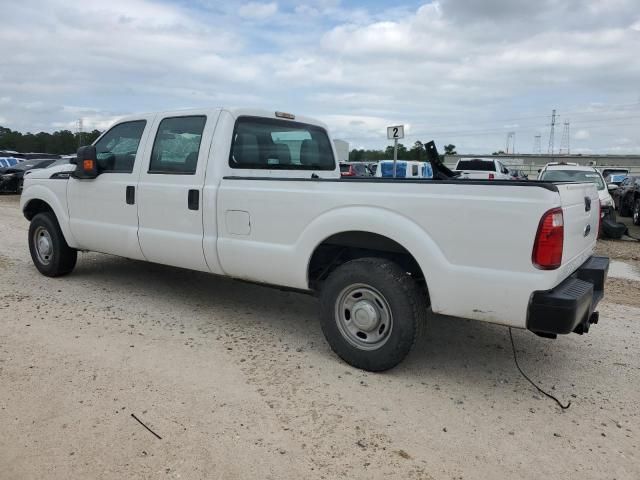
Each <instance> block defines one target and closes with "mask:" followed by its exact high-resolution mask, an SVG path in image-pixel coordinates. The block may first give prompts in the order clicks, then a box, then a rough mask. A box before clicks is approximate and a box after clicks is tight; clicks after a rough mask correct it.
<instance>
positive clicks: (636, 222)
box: [633, 198, 640, 225]
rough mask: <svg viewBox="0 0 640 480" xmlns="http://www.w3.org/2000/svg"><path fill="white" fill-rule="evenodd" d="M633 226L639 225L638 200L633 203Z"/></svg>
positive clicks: (639, 207) (639, 211) (639, 209)
mask: <svg viewBox="0 0 640 480" xmlns="http://www.w3.org/2000/svg"><path fill="white" fill-rule="evenodd" d="M633 224H634V225H640V198H636V201H635V202H633Z"/></svg>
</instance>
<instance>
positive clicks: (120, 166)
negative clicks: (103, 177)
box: [95, 120, 147, 173]
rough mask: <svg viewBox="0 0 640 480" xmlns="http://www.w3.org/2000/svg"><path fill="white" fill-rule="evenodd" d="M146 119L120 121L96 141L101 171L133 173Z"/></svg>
mask: <svg viewBox="0 0 640 480" xmlns="http://www.w3.org/2000/svg"><path fill="white" fill-rule="evenodd" d="M146 124H147V122H146V120H136V121H133V122H124V123H120V124H118V125H116V126H114V127H113V128H111V130H109V131H108V132H107V133H105V134H104V135H103V136H102V138H100V140H98V141H97V142H96V145H95V146H96V154H97V160H98V168H99V170H100V173H109V172H112V173H131V172H132V171H133V164H134V163H135V160H136V153H137V152H138V147H139V146H140V139H141V138H142V134H143V132H144V127H145V125H146Z"/></svg>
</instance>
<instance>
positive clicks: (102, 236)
mask: <svg viewBox="0 0 640 480" xmlns="http://www.w3.org/2000/svg"><path fill="white" fill-rule="evenodd" d="M153 118H154V116H153V115H150V116H141V117H140V118H139V119H133V120H127V121H125V122H122V123H119V124H116V125H114V126H113V127H111V129H109V131H107V132H106V133H105V134H104V135H102V136H101V137H100V138H99V139H98V141H97V142H96V144H95V146H96V153H97V160H98V172H99V175H98V176H97V177H96V178H94V179H83V180H80V179H76V178H69V181H68V183H67V198H68V205H69V223H70V228H71V232H72V233H73V236H74V237H75V239H76V241H77V242H78V246H79V247H80V248H81V249H86V250H93V251H95V252H102V253H111V254H113V255H120V256H123V257H128V258H135V259H144V257H143V255H142V251H141V250H140V244H139V243H138V210H137V205H136V198H135V197H136V185H137V183H138V173H139V170H140V165H141V163H142V152H143V151H144V144H145V143H146V139H147V138H148V136H149V131H150V130H151V125H152V123H153Z"/></svg>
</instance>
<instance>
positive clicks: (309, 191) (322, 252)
mask: <svg viewBox="0 0 640 480" xmlns="http://www.w3.org/2000/svg"><path fill="white" fill-rule="evenodd" d="M431 148H432V150H430V152H432V153H433V158H432V159H430V162H431V165H432V166H434V168H441V164H440V163H439V159H438V155H437V152H435V146H434V145H431ZM442 171H445V170H444V169H443V170H439V173H442ZM440 178H442V177H440ZM597 201H598V195H597V190H596V188H595V186H594V185H593V184H589V183H577V184H554V183H551V182H536V181H532V182H514V181H501V180H494V181H487V180H464V181H461V180H458V179H455V178H448V179H443V180H440V179H439V180H427V179H406V178H395V179H394V178H390V179H387V178H375V177H355V178H349V177H344V178H341V177H340V168H339V164H338V162H337V161H336V155H335V151H334V147H333V143H332V142H331V140H330V137H329V135H328V133H327V128H326V126H325V125H324V124H322V123H320V122H318V121H316V120H313V119H310V118H305V117H300V116H297V115H292V114H289V113H282V112H275V113H274V112H265V111H261V110H244V109H202V110H192V111H173V112H163V113H152V114H145V115H134V116H130V117H127V118H124V119H122V120H120V121H118V122H117V123H116V124H115V125H114V126H113V127H111V128H110V129H109V130H107V131H106V132H105V133H104V134H103V135H102V136H101V137H100V138H98V139H97V140H96V142H95V143H94V145H93V146H89V147H83V148H81V149H79V150H78V158H77V162H76V165H71V166H67V165H61V166H58V167H54V168H50V169H47V170H46V171H45V170H39V171H34V172H33V173H32V174H30V175H29V176H28V177H26V178H25V183H24V190H23V193H22V197H21V208H22V210H23V212H24V215H25V217H26V218H27V219H28V220H29V221H30V222H31V224H30V227H29V236H28V246H29V250H30V253H31V258H32V260H33V262H34V264H35V266H36V268H37V269H38V270H39V271H40V272H41V273H42V274H44V275H47V276H51V277H54V276H60V275H64V274H68V273H70V272H71V271H72V270H73V268H74V266H75V264H76V259H77V252H78V251H87V250H91V251H96V252H102V253H108V254H113V255H119V256H122V257H128V258H133V259H138V260H146V261H149V262H155V263H160V264H165V265H173V266H176V267H181V268H186V269H191V270H199V271H203V272H209V273H213V274H217V275H224V276H228V277H233V278H238V279H242V280H248V281H252V282H259V283H264V284H270V285H276V286H279V287H284V288H289V289H294V290H297V291H303V292H308V293H312V294H317V295H318V296H319V297H320V302H319V305H320V310H321V319H320V323H321V326H322V330H323V332H324V334H325V337H326V338H327V341H328V342H329V344H330V345H331V347H332V349H333V350H334V351H335V352H336V353H337V354H338V355H339V356H340V357H342V358H343V359H344V360H345V361H347V362H348V363H350V364H351V365H354V366H356V367H359V368H363V369H366V370H372V371H379V370H385V369H388V368H391V367H393V366H395V365H396V364H398V363H399V362H400V361H401V360H402V359H403V358H404V357H405V356H406V355H407V354H408V352H409V351H410V350H411V348H412V346H413V345H414V342H415V341H416V338H417V335H418V331H419V330H420V328H421V325H422V323H423V322H424V320H425V316H426V312H427V309H428V308H429V307H430V308H431V310H433V311H434V312H436V313H441V314H446V315H451V316H457V317H464V318H470V319H474V320H479V321H486V322H491V323H497V324H501V325H508V326H512V327H517V328H527V329H529V330H530V331H532V332H534V333H537V334H539V335H541V336H546V337H555V336H556V335H557V334H564V333H570V332H577V333H584V332H586V331H587V330H588V329H589V326H590V324H591V323H594V322H595V321H596V320H597V312H596V311H595V309H596V305H597V303H598V302H599V300H600V299H601V298H602V295H603V291H604V282H605V279H606V275H607V270H608V264H609V263H608V258H606V257H596V256H593V250H594V247H595V244H596V236H597V232H598V223H599V219H598V215H597V212H598V209H597V208H592V202H593V203H594V204H595V202H597ZM470 239H472V241H470ZM96 275H99V272H96ZM211 288H215V285H214V284H213V283H212V284H211ZM238 288H243V287H242V285H241V284H239V285H238Z"/></svg>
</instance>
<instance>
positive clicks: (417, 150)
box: [349, 141, 456, 162]
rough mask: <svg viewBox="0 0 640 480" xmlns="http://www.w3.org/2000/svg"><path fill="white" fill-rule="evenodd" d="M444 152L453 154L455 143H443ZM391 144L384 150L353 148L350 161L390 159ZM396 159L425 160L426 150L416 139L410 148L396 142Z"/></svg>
mask: <svg viewBox="0 0 640 480" xmlns="http://www.w3.org/2000/svg"><path fill="white" fill-rule="evenodd" d="M444 153H445V154H447V155H455V153H456V146H455V145H451V144H449V145H445V146H444ZM392 159H393V146H392V145H389V146H388V147H387V148H385V149H384V150H364V149H361V150H358V149H353V150H351V151H350V152H349V161H350V162H377V161H379V160H392ZM398 160H418V161H420V162H422V161H426V160H427V152H426V150H425V149H424V144H423V143H422V142H421V141H417V142H415V143H414V144H413V146H412V147H411V148H407V147H406V146H405V145H403V144H402V143H398Z"/></svg>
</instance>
